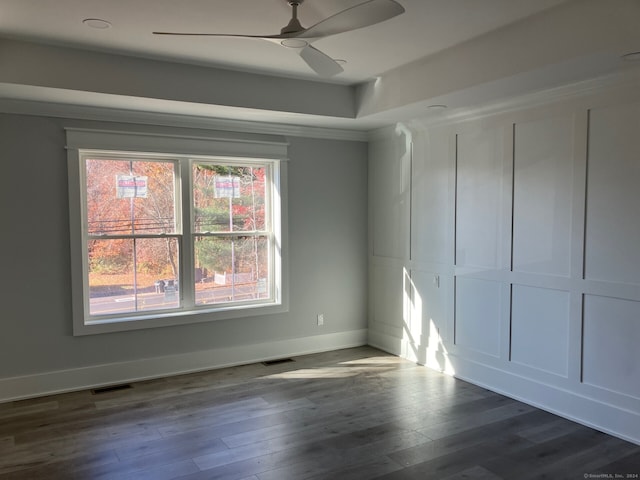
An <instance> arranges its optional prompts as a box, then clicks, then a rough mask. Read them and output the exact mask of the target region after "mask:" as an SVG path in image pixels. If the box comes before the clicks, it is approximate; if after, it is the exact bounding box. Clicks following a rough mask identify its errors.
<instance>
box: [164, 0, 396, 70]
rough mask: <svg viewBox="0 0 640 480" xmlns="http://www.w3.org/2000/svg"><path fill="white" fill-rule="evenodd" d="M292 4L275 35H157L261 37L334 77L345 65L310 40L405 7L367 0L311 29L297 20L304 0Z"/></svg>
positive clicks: (389, 0) (390, 1) (381, 19)
mask: <svg viewBox="0 0 640 480" xmlns="http://www.w3.org/2000/svg"><path fill="white" fill-rule="evenodd" d="M286 1H287V3H288V4H289V5H290V6H291V9H292V16H291V20H289V23H288V24H287V25H286V26H285V27H283V28H282V30H280V33H279V34H275V35H234V34H225V33H188V32H153V33H154V34H155V35H183V36H205V37H235V38H258V39H263V40H269V41H272V42H276V43H279V44H281V45H283V46H285V47H288V48H292V49H296V50H298V53H299V54H300V57H302V59H303V60H304V61H305V62H306V63H307V65H309V67H311V69H312V70H314V71H315V72H316V73H317V74H319V75H321V76H323V77H332V76H334V75H337V74H338V73H340V72H342V71H343V68H342V67H341V66H340V64H339V63H338V62H336V61H335V60H334V59H333V58H331V57H330V56H329V55H327V54H325V53H323V52H321V51H320V50H318V49H317V48H315V47H312V46H311V42H312V41H314V40H317V39H319V38H323V37H328V36H330V35H336V34H338V33H344V32H349V31H351V30H356V29H358V28H363V27H368V26H370V25H375V24H376V23H380V22H384V21H385V20H389V19H390V18H393V17H395V16H397V15H400V14H402V13H404V11H405V10H404V8H403V7H402V5H400V4H399V3H398V2H397V1H395V0H368V1H366V2H363V3H360V4H358V5H355V6H353V7H350V8H347V9H345V10H342V11H341V12H338V13H336V14H335V15H332V16H330V17H328V18H325V19H324V20H321V21H320V22H318V23H316V24H315V25H312V26H311V27H309V28H304V27H303V26H302V25H301V24H300V21H299V20H298V7H299V6H300V5H302V2H303V1H304V0H286Z"/></svg>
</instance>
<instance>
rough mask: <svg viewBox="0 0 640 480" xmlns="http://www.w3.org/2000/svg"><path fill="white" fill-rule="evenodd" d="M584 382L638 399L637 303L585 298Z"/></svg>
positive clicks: (639, 316)
mask: <svg viewBox="0 0 640 480" xmlns="http://www.w3.org/2000/svg"><path fill="white" fill-rule="evenodd" d="M583 339H584V340H583V354H582V355H583V360H582V362H583V373H582V380H583V382H584V383H586V384H589V385H593V386H596V387H600V388H604V389H606V390H610V391H613V392H618V393H622V394H625V395H631V396H633V397H635V398H638V399H640V381H639V380H638V379H640V348H638V340H639V339H640V302H635V301H631V300H621V299H618V298H610V297H600V296H595V295H585V298H584V334H583Z"/></svg>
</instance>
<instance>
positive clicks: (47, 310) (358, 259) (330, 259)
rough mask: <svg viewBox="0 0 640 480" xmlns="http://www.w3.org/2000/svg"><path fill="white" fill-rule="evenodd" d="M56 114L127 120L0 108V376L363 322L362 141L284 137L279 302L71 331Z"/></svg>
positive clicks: (62, 157)
mask: <svg viewBox="0 0 640 480" xmlns="http://www.w3.org/2000/svg"><path fill="white" fill-rule="evenodd" d="M65 126H75V127H100V128H114V129H117V130H122V129H123V128H125V129H131V128H138V127H132V126H131V125H122V124H119V125H116V124H113V125H109V124H106V123H95V122H89V121H79V120H66V119H57V118H44V117H36V116H21V115H12V114H6V115H1V116H0V152H1V155H2V174H1V175H0V199H1V201H0V209H1V210H0V211H1V212H2V216H1V218H2V235H1V236H0V252H1V255H2V262H1V264H2V274H1V275H0V282H1V288H0V295H1V296H2V313H1V315H0V317H1V319H0V380H1V379H3V378H9V377H18V376H24V375H29V374H41V373H44V372H50V371H59V370H65V369H77V368H81V367H86V366H92V365H100V364H108V363H113V362H124V361H135V360H139V359H149V358H154V357H162V356H167V355H173V354H188V353H190V352H197V351H205V350H212V349H217V348H227V349H228V348H230V347H236V346H238V347H241V346H250V345H253V344H263V343H265V342H276V341H280V340H287V339H296V338H305V337H313V336H316V335H323V334H332V333H339V332H350V331H356V330H362V329H365V328H366V309H367V302H366V298H367V291H366V278H367V254H366V244H367V243H366V242H367V219H366V211H367V197H366V196H367V193H366V192H367V183H366V182H367V174H366V169H367V145H366V143H362V142H349V141H334V140H319V139H307V138H298V137H291V138H289V139H288V140H289V141H290V149H289V157H290V162H289V245H290V252H289V254H290V256H289V260H290V275H291V276H290V279H291V290H290V311H289V312H288V313H285V314H282V315H271V316H257V317H250V318H245V319H235V320H229V321H217V322H208V323H198V324H191V325H184V326H179V327H166V328H155V329H147V330H140V331H131V332H125V333H114V334H101V335H90V336H85V337H73V336H72V320H71V292H70V290H69V288H70V270H69V214H68V199H67V176H66V175H67V174H66V170H67V167H66V152H65V148H64V146H65V134H64V130H63V127H65ZM141 128H144V129H146V130H149V129H150V127H141ZM152 130H155V131H158V132H165V131H166V132H175V131H177V130H176V129H167V128H155V129H152ZM182 130H184V129H182ZM194 132H195V133H196V134H197V131H193V132H191V133H194ZM319 312H323V313H324V314H325V325H324V327H318V326H317V325H316V315H317V313H319ZM282 353H283V354H285V355H286V354H287V352H282ZM212 366H214V365H212Z"/></svg>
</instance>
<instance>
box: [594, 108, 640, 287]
mask: <svg viewBox="0 0 640 480" xmlns="http://www.w3.org/2000/svg"><path fill="white" fill-rule="evenodd" d="M639 125H640V103H631V104H628V105H615V106H611V107H606V108H604V107H603V108H597V109H594V110H592V111H591V112H590V122H589V163H588V185H587V205H588V209H587V219H586V221H587V227H586V251H585V278H587V279H590V280H604V281H611V282H617V283H634V284H640V255H638V245H640V222H639V221H638V206H639V205H640V127H639Z"/></svg>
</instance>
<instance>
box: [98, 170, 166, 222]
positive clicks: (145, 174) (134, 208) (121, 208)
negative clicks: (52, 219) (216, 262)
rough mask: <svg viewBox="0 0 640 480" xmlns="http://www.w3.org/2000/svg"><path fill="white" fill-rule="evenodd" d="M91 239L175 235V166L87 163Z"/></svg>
mask: <svg viewBox="0 0 640 480" xmlns="http://www.w3.org/2000/svg"><path fill="white" fill-rule="evenodd" d="M86 167H87V170H86V176H87V225H88V233H89V235H127V234H158V233H167V234H170V233H175V231H176V218H175V181H174V177H175V166H174V164H173V163H172V162H154V161H140V160H104V159H99V160H97V159H87V160H86Z"/></svg>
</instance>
